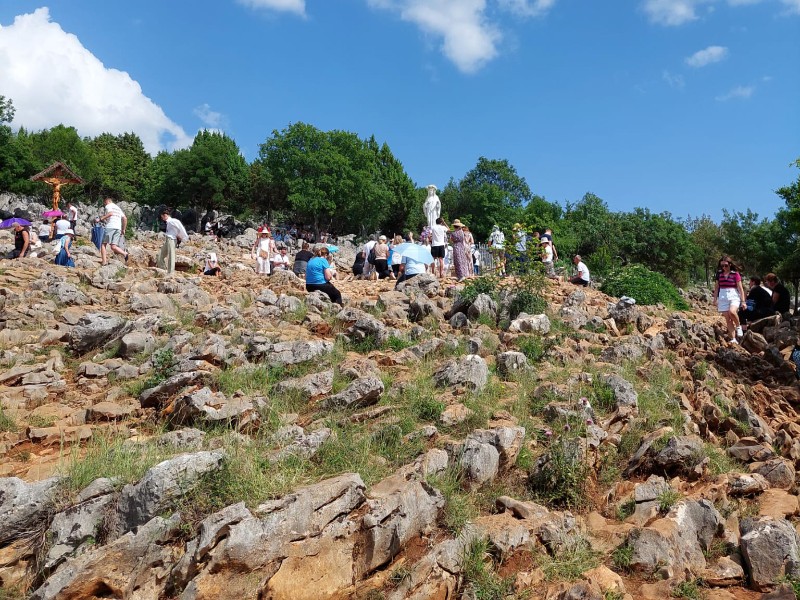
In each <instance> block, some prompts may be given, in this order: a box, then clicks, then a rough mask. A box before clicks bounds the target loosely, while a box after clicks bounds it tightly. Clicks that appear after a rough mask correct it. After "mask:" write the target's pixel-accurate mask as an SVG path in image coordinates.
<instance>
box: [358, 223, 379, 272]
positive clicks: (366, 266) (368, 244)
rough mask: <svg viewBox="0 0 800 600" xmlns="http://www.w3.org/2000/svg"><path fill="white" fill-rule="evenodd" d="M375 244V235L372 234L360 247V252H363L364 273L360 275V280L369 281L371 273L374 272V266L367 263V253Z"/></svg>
mask: <svg viewBox="0 0 800 600" xmlns="http://www.w3.org/2000/svg"><path fill="white" fill-rule="evenodd" d="M377 243H378V242H377V241H376V240H375V234H372V235H370V236H369V241H368V242H366V243H365V244H364V246H363V247H362V252H364V271H363V273H361V279H369V278H370V277H371V276H372V272H373V271H374V270H375V265H373V264H371V263H370V262H369V252H370V250H372V249H373V248H374V247H375V244H377Z"/></svg>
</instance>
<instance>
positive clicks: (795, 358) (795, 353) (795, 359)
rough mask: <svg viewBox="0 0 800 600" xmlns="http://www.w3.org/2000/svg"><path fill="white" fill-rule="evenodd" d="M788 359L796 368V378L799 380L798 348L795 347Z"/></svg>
mask: <svg viewBox="0 0 800 600" xmlns="http://www.w3.org/2000/svg"><path fill="white" fill-rule="evenodd" d="M789 359H790V360H791V361H792V362H793V363H794V364H795V365H796V366H797V378H798V379H800V346H795V347H794V350H792V354H791V356H790V357H789Z"/></svg>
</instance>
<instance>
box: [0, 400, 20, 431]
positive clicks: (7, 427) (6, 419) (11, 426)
mask: <svg viewBox="0 0 800 600" xmlns="http://www.w3.org/2000/svg"><path fill="white" fill-rule="evenodd" d="M16 430H17V423H16V421H14V419H13V418H12V417H10V416H8V414H6V411H5V410H3V407H2V406H0V431H11V432H14V431H16Z"/></svg>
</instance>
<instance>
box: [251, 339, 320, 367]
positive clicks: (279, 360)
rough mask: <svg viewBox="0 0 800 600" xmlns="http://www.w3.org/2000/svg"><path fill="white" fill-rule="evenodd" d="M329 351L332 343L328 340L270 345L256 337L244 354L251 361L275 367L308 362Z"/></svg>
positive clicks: (265, 340)
mask: <svg viewBox="0 0 800 600" xmlns="http://www.w3.org/2000/svg"><path fill="white" fill-rule="evenodd" d="M331 350H333V342H331V341H328V340H297V341H294V342H278V343H272V342H271V341H269V340H268V339H267V338H264V337H261V336H256V337H254V338H253V339H252V340H251V341H250V344H249V345H248V347H247V351H246V354H247V358H248V359H249V360H251V361H264V362H266V363H267V364H269V365H270V366H276V367H277V366H286V365H297V364H300V363H304V362H308V361H311V360H314V359H317V358H320V357H322V356H325V355H326V354H329V353H330V352H331Z"/></svg>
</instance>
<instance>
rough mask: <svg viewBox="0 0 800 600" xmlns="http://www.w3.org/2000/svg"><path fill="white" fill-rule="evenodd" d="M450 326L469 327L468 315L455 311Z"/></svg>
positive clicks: (455, 327)
mask: <svg viewBox="0 0 800 600" xmlns="http://www.w3.org/2000/svg"><path fill="white" fill-rule="evenodd" d="M450 327H452V328H453V329H467V328H468V327H469V319H468V318H467V315H465V314H464V313H462V312H457V313H455V314H454V315H453V316H452V317H450Z"/></svg>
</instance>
